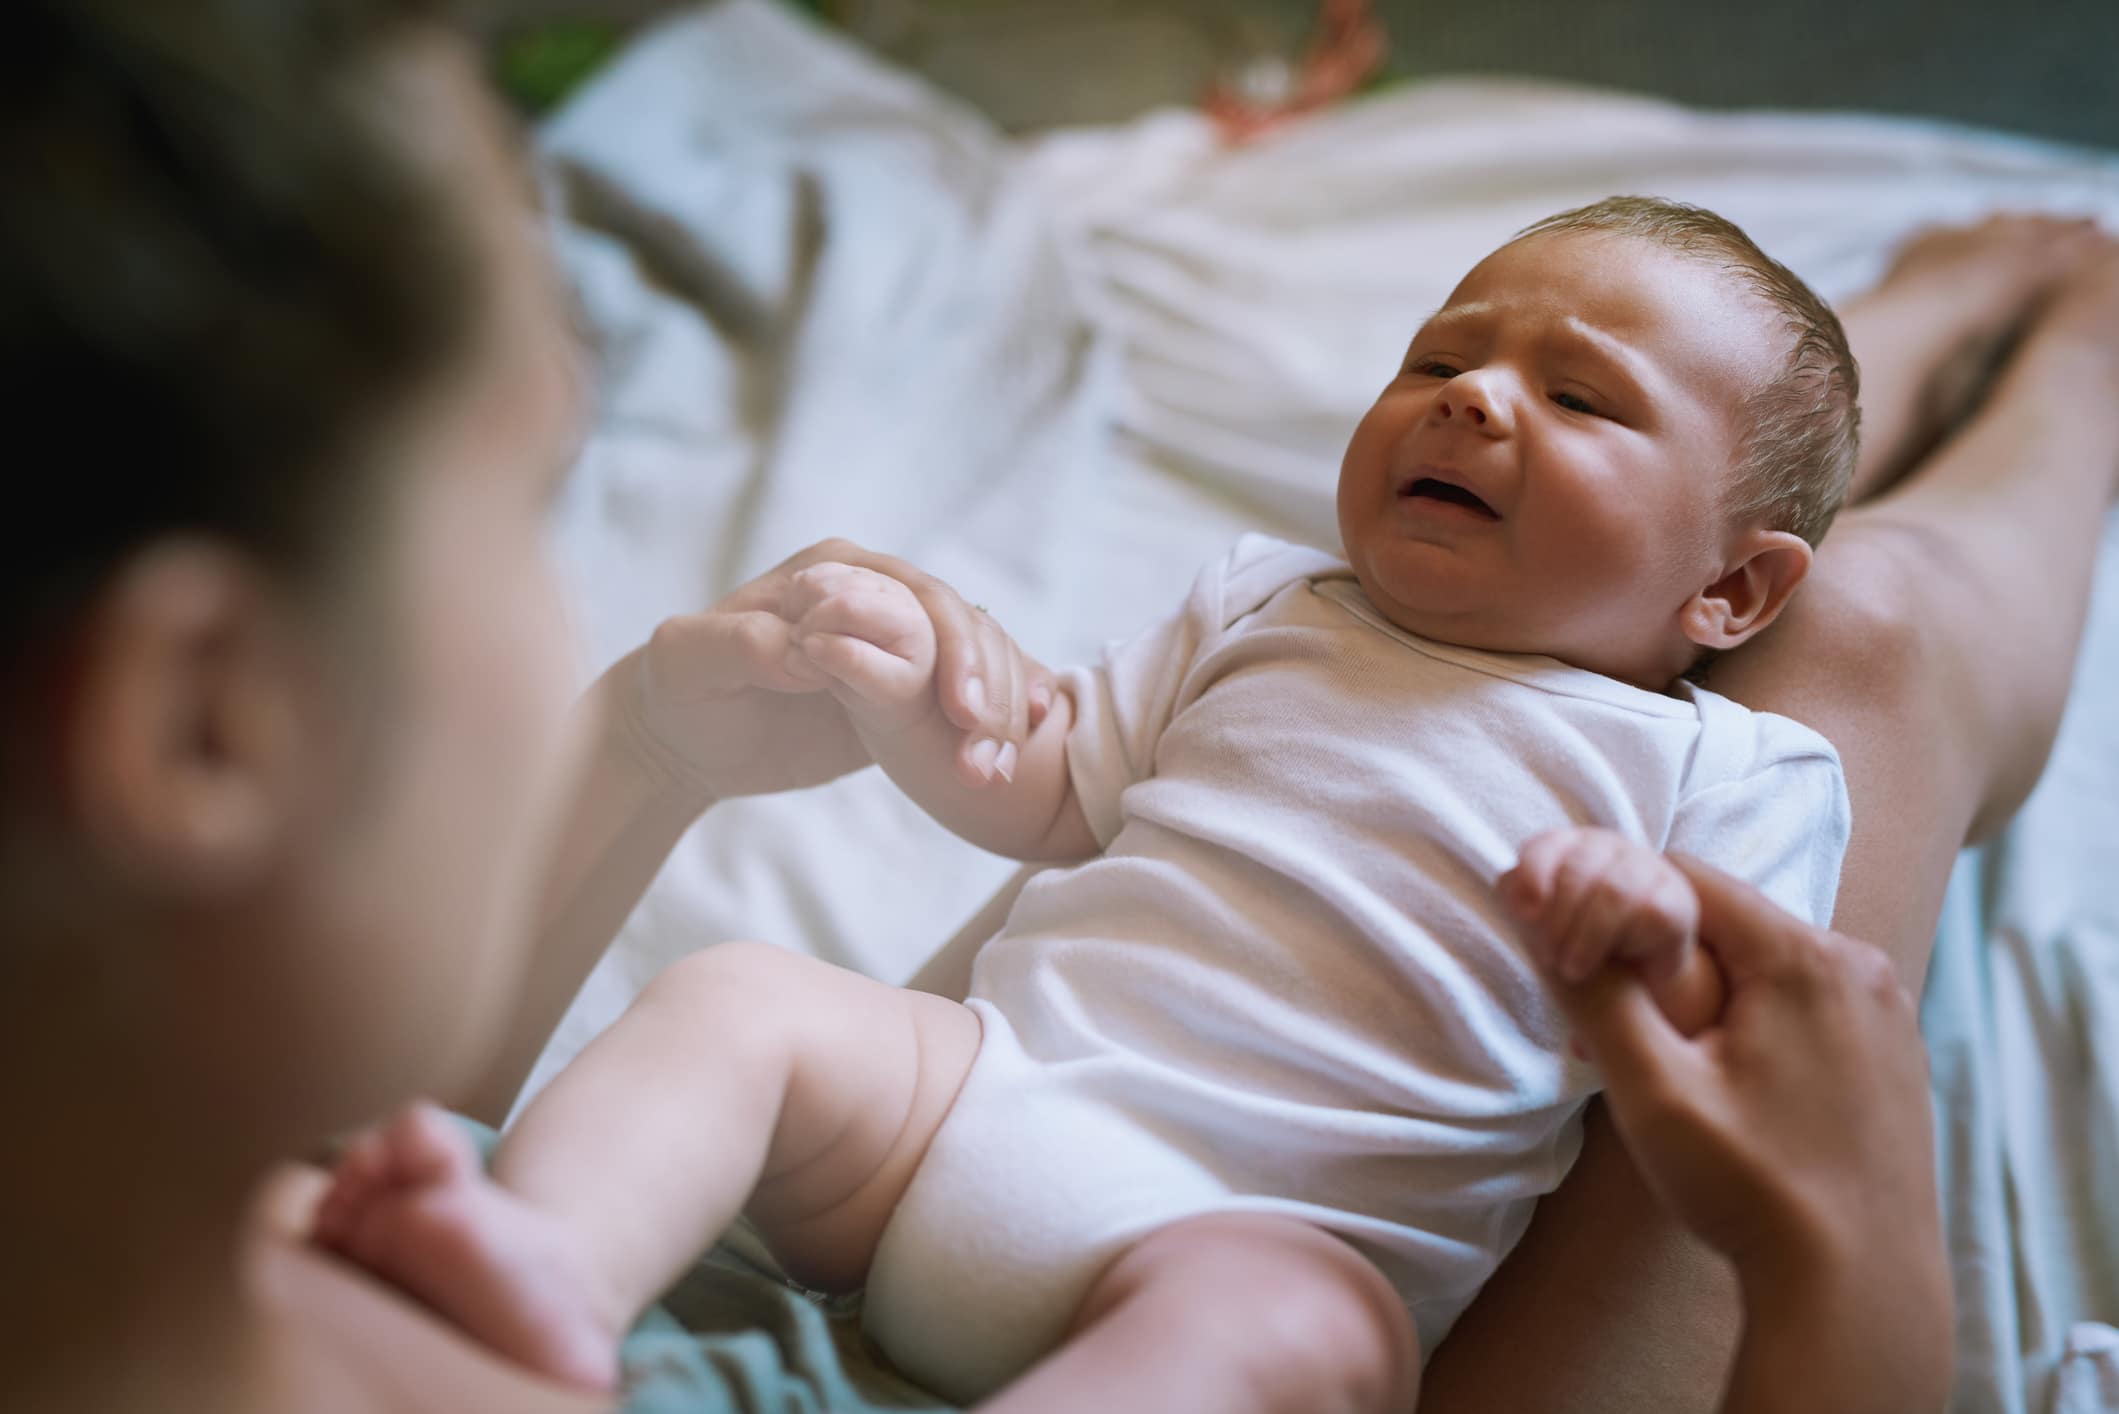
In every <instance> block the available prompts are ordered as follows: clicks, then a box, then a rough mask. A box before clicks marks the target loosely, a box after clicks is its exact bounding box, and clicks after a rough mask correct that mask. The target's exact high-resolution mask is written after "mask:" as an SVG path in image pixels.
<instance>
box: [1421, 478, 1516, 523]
mask: <svg viewBox="0 0 2119 1414" xmlns="http://www.w3.org/2000/svg"><path fill="white" fill-rule="evenodd" d="M1398 494H1399V495H1401V496H1404V497H1406V498H1408V499H1425V500H1435V501H1447V502H1448V503H1449V504H1451V505H1453V506H1463V507H1464V508H1465V509H1466V510H1470V511H1476V512H1478V513H1479V514H1480V515H1482V516H1485V517H1486V518H1487V519H1488V520H1499V519H1501V513H1500V512H1499V511H1496V510H1495V509H1494V508H1493V507H1492V506H1489V505H1488V504H1486V502H1484V501H1482V500H1480V499H1479V498H1478V497H1477V496H1474V495H1473V494H1472V493H1471V492H1469V491H1467V490H1465V489H1464V488H1463V487H1462V486H1459V485H1457V484H1456V483H1455V482H1454V481H1438V480H1437V479H1435V478H1434V477H1432V476H1423V477H1421V478H1419V479H1418V480H1417V481H1414V482H1412V483H1411V484H1410V485H1408V486H1407V487H1406V488H1405V489H1404V490H1403V491H1401V492H1399V493H1398Z"/></svg>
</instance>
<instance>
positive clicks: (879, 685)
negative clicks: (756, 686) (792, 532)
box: [780, 563, 937, 731]
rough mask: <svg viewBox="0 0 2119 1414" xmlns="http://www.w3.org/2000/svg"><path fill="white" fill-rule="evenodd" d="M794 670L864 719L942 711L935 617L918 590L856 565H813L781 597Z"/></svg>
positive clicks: (910, 719) (916, 717)
mask: <svg viewBox="0 0 2119 1414" xmlns="http://www.w3.org/2000/svg"><path fill="white" fill-rule="evenodd" d="M780 616H781V617H782V618H783V619H785V620H787V623H788V626H789V647H788V652H787V663H786V667H787V671H788V672H789V674H790V675H792V676H795V677H798V678H810V679H811V680H814V681H818V682H822V683H824V684H825V685H826V686H828V687H829V688H830V689H831V692H832V695H833V696H835V697H837V698H838V699H839V701H840V702H841V703H842V704H844V706H845V707H846V710H847V712H848V714H849V715H851V716H852V717H853V718H854V719H855V721H856V722H857V723H859V724H860V725H862V726H865V727H870V728H875V729H880V730H883V731H902V730H905V729H906V728H909V727H912V726H915V725H917V724H919V723H920V722H922V721H924V720H925V719H926V717H927V715H928V714H929V713H930V712H933V711H935V710H937V705H936V702H935V695H934V665H935V634H934V624H933V622H932V621H931V620H930V619H929V618H928V617H927V611H926V610H925V609H923V608H921V607H920V601H919V600H918V599H917V598H915V597H914V596H913V592H912V591H911V590H910V589H908V588H906V587H905V586H904V585H903V584H901V583H899V582H898V581H897V580H895V579H892V578H891V577H890V576H888V575H883V574H877V573H875V572H874V571H872V570H865V569H860V568H857V567H855V566H853V565H842V564H836V563H825V564H818V565H811V566H810V567H809V568H807V569H805V570H801V571H799V572H798V573H796V574H795V575H794V576H793V577H792V578H791V579H790V580H789V581H788V585H787V589H786V592H785V594H784V595H783V596H782V599H781V603H780Z"/></svg>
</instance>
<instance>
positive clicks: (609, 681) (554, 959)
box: [458, 652, 713, 1125]
mask: <svg viewBox="0 0 2119 1414" xmlns="http://www.w3.org/2000/svg"><path fill="white" fill-rule="evenodd" d="M639 659H640V654H639V653H638V652H634V653H631V654H628V655H627V656H626V657H625V658H623V659H621V660H620V661H619V662H618V663H617V664H616V665H614V666H613V667H612V668H611V670H610V671H609V672H607V673H605V674H604V675H603V677H602V678H600V679H598V680H597V682H596V684H595V685H594V686H593V687H591V688H590V689H589V691H588V692H587V693H586V694H584V696H583V698H582V701H581V705H580V706H579V707H578V708H577V709H576V710H577V711H578V712H581V713H582V714H584V716H585V717H586V718H587V719H588V720H587V722H586V724H585V725H586V729H587V730H588V731H589V732H590V733H591V734H592V737H593V740H594V745H593V746H592V747H591V749H590V752H589V756H588V759H587V760H586V762H585V763H584V764H583V768H582V770H581V772H580V774H579V777H578V779H579V784H578V785H577V786H576V788H575V793H574V802H573V805H572V806H571V807H570V808H569V810H568V811H567V814H566V824H565V825H564V827H563V829H562V833H561V834H560V836H559V839H558V840H557V842H556V844H555V847H554V850H553V854H552V858H551V864H550V865H549V867H548V869H547V877H546V879H545V882H544V886H543V890H542V894H541V898H542V902H541V904H540V907H539V915H538V918H537V920H536V924H535V927H536V930H537V937H536V942H535V944H534V946H533V948H532V950H531V953H530V957H529V960H528V962H527V963H526V964H525V971H524V975H523V981H522V987H521V990H520V993H519V995H518V1001H517V1005H516V1008H515V1012H514V1015H513V1018H512V1019H511V1021H510V1022H509V1025H508V1029H507V1032H506V1034H505V1036H504V1038H503V1040H502V1043H501V1045H500V1048H499V1049H498V1050H497V1051H496V1053H495V1058H494V1061H493V1063H492V1064H491V1065H490V1067H489V1068H488V1070H487V1073H486V1077H485V1079H484V1080H483V1081H482V1082H481V1083H480V1084H479V1086H478V1088H477V1089H476V1090H475V1091H473V1092H472V1093H471V1094H469V1095H468V1096H465V1097H463V1098H462V1099H461V1100H460V1101H459V1102H458V1103H459V1105H460V1107H461V1108H462V1109H463V1110H464V1112H465V1113H467V1114H469V1115H471V1116H472V1117H474V1118H476V1119H479V1120H482V1121H484V1122H485V1123H487V1124H493V1125H498V1124H499V1123H500V1122H501V1121H502V1120H503V1119H504V1118H506V1116H507V1112H508V1109H509V1107H510V1106H512V1105H513V1104H514V1102H515V1097H516V1095H517V1094H518V1093H520V1091H521V1089H522V1085H523V1082H524V1081H525V1080H526V1079H528V1078H529V1073H530V1068H531V1067H532V1066H533V1065H535V1064H536V1062H537V1057H538V1055H539V1054H540V1053H541V1052H542V1051H543V1049H544V1046H545V1043H546V1042H547V1041H548V1040H549V1039H550V1038H551V1035H552V1032H553V1030H554V1029H555V1028H556V1027H557V1026H558V1025H559V1020H560V1018H561V1017H562V1016H564V1015H565V1014H566V1009H567V1007H568V1005H569V1004H571V1003H572V1001H573V999H574V996H575V994H576V993H578V992H579V991H580V990H581V984H582V983H583V982H584V981H586V980H587V978H588V975H589V972H590V970H591V969H593V968H594V967H595V965H596V963H597V962H598V960H599V959H601V958H602V956H603V954H604V952H605V951H606V950H607V949H608V948H609V947H610V945H611V940H612V939H613V938H614V937H616V936H617V934H618V930H619V928H620V927H622V926H623V925H624V923H625V920H626V918H627V917H628V916H630V915H631V913H632V911H633V909H634V907H635V906H636V905H637V904H638V903H639V902H640V898H641V896H642V895H643V894H645V893H646V892H647V887H648V885H649V884H650V883H652V882H654V878H655V875H656V873H657V872H658V871H659V870H660V869H661V868H662V865H663V862H664V861H665V860H667V859H668V858H669V853H670V851H671V849H673V848H675V846H676V843H677V841H678V839H679V838H680V837H681V836H682V835H683V834H684V832H685V831H686V830H687V829H689V828H690V827H691V825H692V822H693V821H695V820H697V819H698V818H699V816H700V815H701V814H702V813H704V812H705V810H706V809H707V807H708V806H709V805H711V804H712V803H713V801H712V798H711V797H709V796H707V795H706V794H704V793H703V792H701V791H700V790H699V789H698V788H697V787H696V786H690V785H686V784H683V783H682V782H681V778H680V777H679V775H678V774H677V773H676V772H673V771H671V770H669V769H666V768H665V767H664V766H663V765H661V764H659V763H658V762H657V760H656V758H655V754H654V751H653V749H652V748H651V747H650V746H649V745H648V744H647V740H646V738H645V736H644V734H643V733H642V732H641V730H640V723H639V715H638V700H637V697H636V695H635V694H636V693H637V691H638V686H637V682H638V680H637V673H638V669H639Z"/></svg>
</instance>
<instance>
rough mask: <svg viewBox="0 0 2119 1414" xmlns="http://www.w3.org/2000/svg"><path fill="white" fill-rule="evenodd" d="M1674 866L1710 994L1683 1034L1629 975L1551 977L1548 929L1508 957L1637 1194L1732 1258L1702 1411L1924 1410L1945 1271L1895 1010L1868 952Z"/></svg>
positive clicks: (1945, 1372)
mask: <svg viewBox="0 0 2119 1414" xmlns="http://www.w3.org/2000/svg"><path fill="white" fill-rule="evenodd" d="M1672 862H1673V863H1675V864H1676V865H1677V866H1678V868H1679V869H1680V870H1681V871H1682V872H1683V874H1684V875H1685V877H1686V878H1687V879H1688V880H1689V881H1690V883H1691V886H1692V887H1693V888H1694V889H1695V890H1696V892H1697V895H1698V899H1699V906H1700V933H1701V938H1702V942H1703V945H1704V946H1705V947H1707V948H1708V949H1709V950H1710V951H1712V952H1713V953H1714V954H1715V955H1716V958H1717V959H1718V961H1719V962H1720V964H1721V966H1722V968H1723V969H1724V971H1725V972H1726V974H1727V976H1728V982H1729V1001H1728V1005H1727V1006H1726V1008H1725V1009H1724V1011H1723V1013H1722V1015H1721V1016H1720V1017H1719V1018H1718V1019H1717V1020H1716V1021H1715V1022H1714V1024H1713V1025H1711V1026H1710V1027H1708V1028H1707V1029H1706V1030H1705V1031H1703V1032H1702V1033H1701V1034H1699V1035H1698V1036H1695V1037H1686V1036H1684V1035H1682V1034H1680V1033H1679V1031H1678V1030H1677V1029H1676V1028H1675V1027H1673V1026H1672V1025H1671V1023H1670V1020H1669V1018H1668V1017H1667V1016H1665V1015H1664V1014H1663V1011H1662V1009H1661V1007H1660V1006H1659V1004H1658V1003H1657V1002H1656V1000H1655V998H1654V997H1653V996H1652V995H1651V994H1650V992H1649V991H1648V989H1647V988H1646V987H1645V986H1644V985H1643V983H1642V981H1641V979H1640V977H1639V976H1638V974H1637V973H1636V971H1635V970H1634V969H1632V968H1630V967H1627V966H1625V965H1623V964H1621V965H1613V966H1607V967H1605V968H1604V969H1602V970H1601V971H1600V972H1597V973H1595V974H1593V975H1591V976H1589V977H1587V978H1583V979H1579V980H1570V979H1568V978H1565V977H1563V976H1561V975H1560V974H1559V972H1558V971H1557V970H1556V969H1555V961H1556V954H1555V942H1554V940H1553V939H1552V938H1550V937H1546V936H1543V935H1541V934H1539V933H1538V932H1537V931H1535V930H1533V931H1532V932H1531V933H1530V934H1529V935H1527V936H1526V938H1525V945H1526V947H1528V948H1529V949H1530V951H1531V952H1532V954H1533V955H1534V956H1536V957H1538V958H1539V959H1540V962H1541V964H1542V965H1543V966H1544V968H1545V970H1546V972H1547V975H1548V977H1549V979H1550V981H1551V983H1552V985H1553V988H1554V993H1555V996H1556V997H1557V999H1558V1000H1559V1002H1560V1005H1561V1006H1562V1008H1563V1009H1564V1010H1565V1011H1566V1013H1567V1017H1568V1020H1569V1022H1570V1024H1571V1025H1572V1026H1573V1027H1574V1029H1575V1033H1576V1035H1577V1037H1578V1038H1579V1040H1580V1041H1581V1043H1582V1044H1583V1045H1584V1046H1585V1048H1586V1049H1587V1051H1588V1053H1589V1054H1590V1056H1591V1057H1592V1058H1594V1060H1595V1061H1596V1063H1597V1064H1598V1066H1599V1067H1600V1068H1601V1070H1602V1071H1603V1073H1604V1077H1605V1080H1606V1083H1607V1086H1608V1092H1607V1093H1608V1098H1609V1102H1610V1113H1611V1115H1612V1116H1613V1118H1614V1120H1615V1121H1616V1124H1617V1126H1618V1129H1619V1132H1620V1133H1621V1135H1622V1136H1623V1137H1624V1139H1625V1142H1626V1144H1627V1146H1628V1147H1629V1149H1630V1151H1631V1152H1632V1155H1633V1157H1634V1159H1635V1160H1636V1161H1637V1163H1638V1164H1639V1167H1640V1170H1641V1172H1642V1174H1643V1175H1644V1176H1645V1179H1646V1181H1647V1183H1648V1185H1649V1187H1650V1189H1651V1190H1652V1191H1653V1193H1654V1194H1655V1196H1656V1197H1658V1198H1659V1199H1660V1200H1661V1202H1662V1204H1663V1205H1664V1206H1665V1207H1666V1208H1667V1209H1668V1210H1669V1211H1670V1212H1671V1213H1672V1214H1673V1215H1674V1216H1675V1217H1676V1218H1677V1219H1679V1220H1680V1221H1682V1222H1683V1223H1684V1224H1685V1225H1686V1226H1687V1227H1688V1228H1690V1229H1691V1230H1692V1231H1693V1232H1695V1233H1697V1234H1698V1235H1699V1236H1700V1237H1701V1238H1702V1239H1703V1240H1704V1241H1706V1242H1707V1243H1709V1244H1711V1245H1712V1246H1714V1247H1715V1248H1717V1249H1718V1250H1720V1251H1721V1252H1722V1253H1724V1254H1725V1255H1727V1256H1728V1257H1729V1258H1730V1259H1731V1260H1732V1261H1733V1263H1734V1265H1735V1268H1736V1273H1737V1280H1738V1283H1739V1286H1740V1289H1741V1293H1742V1306H1743V1311H1744V1333H1743V1337H1742V1341H1741V1344H1740V1345H1739V1347H1738V1351H1737V1357H1736V1362H1735V1367H1734V1369H1733V1370H1732V1372H1731V1374H1730V1377H1729V1382H1728V1388H1727V1391H1726V1394H1725V1397H1724V1400H1723V1402H1722V1405H1721V1408H1722V1410H1723V1411H1724V1414H1797V1411H1808V1410H1818V1409H1830V1410H1834V1411H1837V1414H1910V1412H1911V1411H1918V1410H1924V1409H1925V1410H1938V1409H1940V1408H1941V1407H1942V1406H1943V1403H1944V1402H1945V1400H1946V1399H1947V1398H1948V1395H1949V1388H1950V1377H1951V1373H1952V1370H1951V1359H1950V1348H1951V1322H1952V1312H1951V1303H1950V1279H1949V1270H1948V1260H1947V1256H1946V1253H1945V1250H1944V1246H1943V1239H1942V1215H1941V1211H1940V1204H1939V1202H1938V1199H1937V1196H1936V1191H1935V1174H1934V1149H1935V1144H1934V1132H1933V1127H1932V1124H1931V1122H1930V1119H1929V1114H1928V1105H1927V1096H1928V1090H1927V1062H1926V1054H1925V1050H1924V1047H1923V1046H1922V1044H1921V1038H1920V1028H1919V1024H1918V1021H1917V1018H1916V1017H1915V1014H1914V1008H1913V1004H1912V1000H1911V998H1909V997H1908V996H1907V994H1906V991H1905V989H1904V988H1903V987H1902V986H1901V985H1899V982H1898V979H1897V977H1896V976H1895V975H1894V974H1893V972H1892V968H1891V964H1890V963H1889V962H1888V961H1886V960H1885V958H1884V956H1883V955H1882V953H1880V952H1879V951H1878V950H1876V949H1875V948H1872V947H1870V946H1869V945H1867V944H1865V943H1856V942H1853V941H1851V940H1849V939H1846V938H1844V937H1840V936H1837V935H1834V934H1830V933H1825V932H1823V931H1821V930H1819V929H1816V928H1813V927H1811V926H1810V925H1808V924H1806V923H1804V922H1802V921H1801V920H1799V919H1797V918H1795V917H1793V916H1792V915H1790V914H1788V913H1786V912H1785V911H1783V910H1782V909H1780V908H1779V907H1778V906H1776V905H1775V904H1773V903H1772V902H1771V901H1769V900H1768V899H1767V898H1766V897H1765V896H1764V895H1763V894H1761V893H1760V892H1758V890H1756V889H1754V888H1751V887H1750V886H1748V885H1745V884H1743V883H1740V882H1739V881H1737V880H1735V879H1732V878H1731V877H1729V876H1728V875H1726V874H1723V873H1721V872H1720V871H1719V870H1716V869H1713V868H1712V867H1710V866H1707V865H1704V864H1700V863H1698V862H1697V861H1690V860H1685V859H1683V858H1673V861H1672ZM1562 941H1564V940H1562ZM1645 1407H1653V1408H1661V1407H1663V1406H1661V1405H1658V1404H1650V1405H1648V1406H1645Z"/></svg>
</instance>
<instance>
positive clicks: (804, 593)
mask: <svg viewBox="0 0 2119 1414" xmlns="http://www.w3.org/2000/svg"><path fill="white" fill-rule="evenodd" d="M780 613H781V617H783V618H785V619H786V620H787V622H788V623H789V624H790V625H792V626H793V633H792V635H791V636H792V639H793V643H794V647H793V648H792V649H791V650H790V653H789V658H788V663H787V668H788V671H789V673H790V674H792V675H794V676H797V677H800V676H804V675H813V676H815V677H816V678H817V679H819V680H821V681H824V682H825V683H827V684H828V686H829V687H830V689H831V691H832V694H833V695H834V696H835V697H837V698H838V700H839V701H840V703H841V704H843V705H844V706H845V708H846V714H847V716H848V717H849V718H851V719H852V721H853V724H854V730H855V731H856V732H857V733H858V734H859V735H860V737H861V740H862V743H863V744H864V745H866V746H867V747H868V749H869V751H870V753H871V754H872V755H873V756H874V757H875V759H876V763H877V764H878V765H880V766H881V767H882V768H883V770H884V771H885V772H886V773H888V774H889V776H890V778H891V779H892V780H893V781H896V782H897V784H898V786H899V788H900V789H902V790H903V791H904V792H905V793H906V794H907V795H909V796H911V797H912V798H913V799H914V800H915V801H917V802H918V803H919V805H920V807H921V808H922V809H924V810H926V811H927V813H928V814H930V815H932V816H934V818H935V819H937V820H939V821H941V822H942V824H944V825H946V826H948V827H949V829H950V830H952V831H954V832H955V833H956V834H958V835H960V836H962V837H963V838H964V839H967V840H969V841H971V843H973V844H975V845H978V846H979V847H980V848H982V849H989V850H992V851H993V852H994V853H996V854H1003V855H1007V856H1009V857H1011V858H1014V859H1036V860H1074V859H1087V858H1089V857H1090V856H1091V855H1093V854H1095V853H1096V852H1097V844H1096V839H1095V837H1094V835H1092V834H1091V832H1090V830H1089V823H1088V820H1087V818H1086V817H1085V816H1084V815H1083V813H1082V809H1081V806H1080V805H1079V804H1078V803H1077V802H1076V800H1075V798H1074V787H1073V783H1072V781H1071V780H1070V779H1069V776H1068V772H1067V732H1068V730H1069V728H1071V727H1072V726H1073V724H1074V704H1073V703H1072V701H1071V700H1070V699H1069V698H1068V697H1067V695H1066V693H1064V692H1057V693H1055V694H1054V695H1053V699H1052V705H1051V707H1050V709H1049V710H1048V711H1047V712H1046V714H1045V719H1044V721H1042V722H1041V723H1039V724H1038V725H1037V727H1036V728H1034V729H1033V730H1032V731H1031V733H1030V736H1029V739H1028V740H1027V741H1025V742H1024V744H1023V749H1022V751H1021V753H1020V754H1018V753H1016V752H1015V750H1014V749H1013V748H1011V747H1003V748H1002V749H1001V751H1000V753H999V756H998V758H997V759H996V760H995V761H994V762H993V766H994V772H993V778H992V779H990V780H988V779H986V778H984V777H983V776H981V775H980V774H979V773H978V772H977V771H976V770H975V769H973V767H972V766H970V765H968V764H965V763H964V762H963V761H962V760H961V759H960V755H959V750H958V748H959V747H960V746H961V745H962V743H963V738H964V733H963V731H962V730H961V729H960V728H958V727H957V726H956V725H955V724H953V723H952V722H950V721H949V720H948V718H946V717H945V716H943V715H942V710H941V705H940V703H939V702H938V700H937V699H936V696H935V682H934V666H935V635H934V625H933V623H932V622H930V621H929V619H928V617H927V612H926V610H924V609H922V608H921V607H920V603H919V601H918V600H917V599H915V598H914V597H913V595H912V591H910V590H909V589H907V588H906V587H905V586H904V585H902V584H900V583H899V582H898V581H897V580H894V579H892V578H890V577H889V576H887V575H881V574H875V573H872V572H870V571H868V570H864V569H858V568H856V567H854V566H852V565H841V564H821V565H812V566H811V567H810V568H808V569H806V570H803V571H802V572H801V573H800V574H797V575H796V576H794V578H793V580H792V581H791V582H790V584H789V587H788V590H787V595H786V598H785V600H784V601H783V602H782V604H781V609H780Z"/></svg>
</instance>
